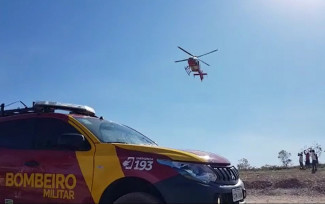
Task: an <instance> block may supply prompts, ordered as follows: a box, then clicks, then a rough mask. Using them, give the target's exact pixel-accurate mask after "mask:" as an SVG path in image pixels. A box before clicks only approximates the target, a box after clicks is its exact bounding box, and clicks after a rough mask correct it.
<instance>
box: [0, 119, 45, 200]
mask: <svg viewBox="0 0 325 204" xmlns="http://www.w3.org/2000/svg"><path fill="white" fill-rule="evenodd" d="M4 119H6V120H5V121H4ZM34 125H35V123H34V120H33V119H29V118H22V117H9V118H2V121H0V130H1V131H0V203H4V202H7V203H11V202H13V203H16V202H17V203H31V202H34V201H35V202H37V197H38V189H37V188H34V187H33V185H34V183H33V182H32V181H31V180H30V177H29V175H33V174H34V173H36V172H39V171H40V169H39V166H37V165H35V164H33V162H32V161H33V160H34V158H33V156H32V155H33V154H34V153H33V152H34V150H33V139H34V127H35V126H34Z"/></svg>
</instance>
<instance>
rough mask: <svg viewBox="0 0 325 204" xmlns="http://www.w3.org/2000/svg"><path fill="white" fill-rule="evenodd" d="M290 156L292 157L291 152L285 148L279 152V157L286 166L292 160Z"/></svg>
mask: <svg viewBox="0 0 325 204" xmlns="http://www.w3.org/2000/svg"><path fill="white" fill-rule="evenodd" d="M290 157H291V153H289V152H287V151H285V150H281V151H280V152H279V154H278V158H279V159H280V161H281V162H282V164H283V166H284V167H288V166H289V165H290V163H291V162H292V160H291V159H290Z"/></svg>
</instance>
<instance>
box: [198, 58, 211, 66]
mask: <svg viewBox="0 0 325 204" xmlns="http://www.w3.org/2000/svg"><path fill="white" fill-rule="evenodd" d="M198 60H199V61H200V62H203V63H204V64H206V65H208V66H210V65H209V64H208V63H206V62H205V61H203V60H200V59H198Z"/></svg>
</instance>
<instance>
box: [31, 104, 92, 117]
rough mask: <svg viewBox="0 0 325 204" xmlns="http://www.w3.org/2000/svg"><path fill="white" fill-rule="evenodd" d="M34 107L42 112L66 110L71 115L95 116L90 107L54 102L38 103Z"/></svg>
mask: <svg viewBox="0 0 325 204" xmlns="http://www.w3.org/2000/svg"><path fill="white" fill-rule="evenodd" d="M33 107H34V108H35V109H38V110H42V111H45V112H46V111H54V110H65V111H70V113H72V114H73V113H76V114H82V115H88V116H95V110H94V109H93V108H91V107H89V106H84V105H76V104H69V103H59V102H53V101H36V102H34V103H33Z"/></svg>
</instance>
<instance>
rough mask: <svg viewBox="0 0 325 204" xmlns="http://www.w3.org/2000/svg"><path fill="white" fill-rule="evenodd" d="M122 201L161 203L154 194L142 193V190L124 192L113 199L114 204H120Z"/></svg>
mask: <svg viewBox="0 0 325 204" xmlns="http://www.w3.org/2000/svg"><path fill="white" fill-rule="evenodd" d="M122 203H125V204H126V203H147V204H149V203H150V204H158V203H162V202H161V201H160V200H159V199H158V198H156V197H155V196H153V195H151V194H149V193H144V192H133V193H128V194H125V195H123V196H121V197H119V198H118V199H116V200H115V201H114V204H122Z"/></svg>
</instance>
